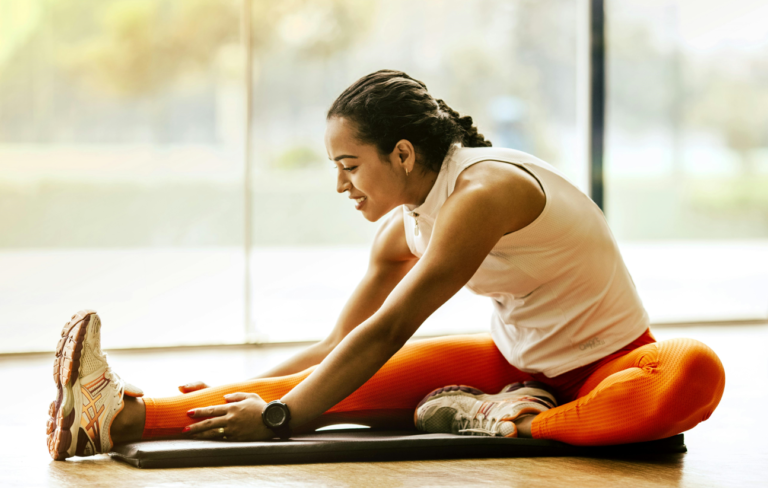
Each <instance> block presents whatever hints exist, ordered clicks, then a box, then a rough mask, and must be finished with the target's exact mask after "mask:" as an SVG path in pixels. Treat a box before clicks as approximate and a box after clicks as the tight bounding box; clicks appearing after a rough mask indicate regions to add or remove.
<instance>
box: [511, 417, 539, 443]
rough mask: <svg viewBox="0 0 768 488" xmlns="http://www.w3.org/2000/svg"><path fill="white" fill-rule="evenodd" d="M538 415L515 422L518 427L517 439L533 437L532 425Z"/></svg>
mask: <svg viewBox="0 0 768 488" xmlns="http://www.w3.org/2000/svg"><path fill="white" fill-rule="evenodd" d="M536 415H537V414H532V415H525V416H523V417H521V418H519V419H517V420H515V427H517V437H528V438H530V437H533V435H532V434H531V424H532V423H533V419H535V418H536Z"/></svg>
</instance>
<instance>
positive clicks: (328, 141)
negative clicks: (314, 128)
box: [325, 117, 415, 222]
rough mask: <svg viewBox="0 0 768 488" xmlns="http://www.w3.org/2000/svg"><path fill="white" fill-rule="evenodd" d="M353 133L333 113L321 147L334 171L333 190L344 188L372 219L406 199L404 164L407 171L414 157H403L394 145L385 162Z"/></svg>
mask: <svg viewBox="0 0 768 488" xmlns="http://www.w3.org/2000/svg"><path fill="white" fill-rule="evenodd" d="M354 134H355V131H354V127H353V126H352V122H350V121H349V120H347V119H345V118H341V117H333V118H332V119H330V120H329V121H328V125H327V127H326V131H325V147H326V149H327V150H328V158H329V159H330V160H331V161H333V162H334V164H335V165H336V170H337V172H338V175H337V180H336V191H338V192H339V193H344V192H345V191H348V192H349V198H351V199H353V202H352V204H353V205H355V208H356V209H357V210H359V211H360V212H362V213H363V216H364V217H365V218H366V219H367V220H369V221H371V222H375V221H377V220H379V219H380V218H381V217H383V216H384V215H386V214H387V213H388V212H389V211H390V210H392V209H393V208H395V207H397V206H399V205H402V204H403V203H407V202H406V200H407V198H406V193H405V190H406V179H405V178H406V175H405V168H406V167H407V168H408V171H411V170H412V169H413V168H412V167H413V162H414V161H410V159H411V158H410V157H408V156H406V157H403V156H402V155H401V154H400V152H401V151H399V150H398V148H395V150H394V151H393V152H392V154H391V155H390V156H389V157H388V159H389V162H387V161H382V159H381V158H380V157H379V152H378V151H377V150H376V147H375V146H373V145H371V144H361V143H360V142H358V141H357V140H356V138H355V136H354ZM408 145H409V146H410V144H408ZM398 146H399V143H398ZM411 148H412V146H411ZM413 157H414V158H415V155H414V156H413Z"/></svg>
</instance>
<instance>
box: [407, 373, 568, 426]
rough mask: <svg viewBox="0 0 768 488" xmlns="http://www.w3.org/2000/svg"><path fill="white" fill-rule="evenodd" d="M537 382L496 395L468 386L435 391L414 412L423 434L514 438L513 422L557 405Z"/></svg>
mask: <svg viewBox="0 0 768 488" xmlns="http://www.w3.org/2000/svg"><path fill="white" fill-rule="evenodd" d="M545 387H546V385H544V384H543V383H539V382H536V381H526V382H524V383H512V384H511V385H507V386H505V387H504V388H503V389H502V390H501V391H500V392H499V393H497V394H496V395H488V394H485V393H483V392H482V391H480V390H478V389H477V388H472V387H471V386H463V385H452V386H446V387H443V388H438V389H437V390H434V391H433V392H432V393H430V394H429V395H427V396H426V397H424V399H423V400H422V401H421V402H420V403H419V405H418V406H417V407H416V411H415V412H414V422H415V424H416V428H417V429H418V430H420V431H422V432H432V433H447V434H462V435H484V436H503V437H517V427H516V426H515V424H514V421H515V420H518V419H520V418H523V417H525V416H527V415H538V414H540V413H541V412H545V411H547V410H549V409H550V408H554V407H556V406H557V400H556V399H555V396H554V395H553V394H552V393H550V392H549V391H547V390H545V389H544V388H545Z"/></svg>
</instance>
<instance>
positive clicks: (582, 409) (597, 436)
mask: <svg viewBox="0 0 768 488" xmlns="http://www.w3.org/2000/svg"><path fill="white" fill-rule="evenodd" d="M724 388H725V372H724V370H723V365H722V363H721V362H720V359H719V358H718V357H717V355H716V354H715V352H714V351H712V349H710V348H709V347H707V346H706V345H704V344H702V343H701V342H699V341H696V340H693V339H671V340H666V341H661V342H656V343H652V344H647V345H644V346H642V347H639V348H637V349H635V350H633V351H631V352H629V353H627V354H626V355H624V356H621V357H618V358H616V359H614V360H612V361H610V362H608V363H606V364H604V365H602V366H601V367H600V368H598V369H597V370H596V371H595V372H594V373H592V374H591V375H590V376H589V377H588V378H587V379H586V381H585V382H584V384H583V385H582V386H581V388H580V390H579V393H578V396H577V399H576V400H574V401H572V402H570V403H566V404H564V405H562V406H560V407H557V408H554V409H552V410H549V411H547V412H544V413H542V414H540V415H538V416H537V417H536V418H535V419H534V420H533V423H532V424H531V432H532V435H533V437H534V438H542V439H553V440H558V441H562V442H567V443H569V444H575V445H611V444H625V443H632V442H643V441H650V440H655V439H662V438H664V437H669V436H672V435H675V434H679V433H680V432H684V431H686V430H689V429H691V428H693V427H694V426H696V425H697V424H698V423H700V422H703V421H704V420H707V419H708V418H709V416H710V415H711V414H712V412H713V411H714V410H715V408H716V407H717V405H718V403H719V402H720V398H721V397H722V396H723V390H724Z"/></svg>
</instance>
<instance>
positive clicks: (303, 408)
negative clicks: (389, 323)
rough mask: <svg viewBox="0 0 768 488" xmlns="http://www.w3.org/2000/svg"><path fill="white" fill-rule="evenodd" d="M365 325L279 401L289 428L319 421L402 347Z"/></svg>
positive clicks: (401, 344) (400, 344)
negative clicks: (288, 416) (288, 414)
mask: <svg viewBox="0 0 768 488" xmlns="http://www.w3.org/2000/svg"><path fill="white" fill-rule="evenodd" d="M365 325H366V324H363V325H361V326H360V327H358V328H357V329H355V330H354V331H352V332H351V333H350V334H349V335H348V336H347V337H346V338H345V339H344V340H343V341H342V342H341V343H340V344H339V345H338V346H337V347H336V348H335V349H334V350H333V351H332V352H331V353H330V354H329V355H328V357H327V358H326V359H325V361H323V362H322V363H321V364H320V365H319V366H318V367H317V368H316V369H315V370H314V371H313V372H312V374H311V375H310V376H309V377H308V378H307V379H305V380H304V381H302V382H301V383H300V384H299V385H297V386H296V387H295V388H294V389H293V390H291V392H290V393H288V394H287V395H286V396H284V397H283V398H282V401H283V402H285V403H286V404H287V405H288V406H289V408H290V409H291V418H292V419H293V420H292V421H291V426H292V427H294V428H296V427H299V426H301V425H302V424H305V423H306V422H309V421H311V420H313V419H315V418H317V417H319V416H320V415H322V414H323V413H325V412H326V411H327V410H328V409H330V408H331V407H333V406H334V405H336V404H337V403H338V402H340V401H341V400H343V399H344V398H346V397H347V396H349V395H350V394H351V393H352V392H354V391H355V390H356V389H357V388H359V387H360V386H362V385H363V384H364V383H365V382H366V381H368V380H369V379H370V378H371V377H372V376H373V375H374V374H375V373H376V372H377V371H378V370H379V368H381V367H382V366H383V365H384V363H386V362H387V360H389V358H391V357H392V356H393V355H394V354H395V353H396V352H397V351H398V350H399V349H400V348H401V347H402V346H403V344H404V343H405V340H403V341H402V342H401V341H400V340H399V339H393V338H392V337H390V336H388V335H386V334H381V333H379V332H378V331H377V330H376V328H375V327H366V326H365ZM380 329H381V328H379V330H380Z"/></svg>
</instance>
